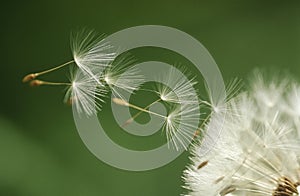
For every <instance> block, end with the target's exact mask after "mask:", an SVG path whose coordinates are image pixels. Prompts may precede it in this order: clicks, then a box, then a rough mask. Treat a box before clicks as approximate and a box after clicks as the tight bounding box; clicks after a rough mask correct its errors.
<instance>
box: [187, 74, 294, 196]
mask: <svg viewBox="0 0 300 196" xmlns="http://www.w3.org/2000/svg"><path fill="white" fill-rule="evenodd" d="M299 95H300V86H299V85H298V84H296V83H294V82H287V81H282V82H276V81H275V80H273V81H271V82H265V81H264V79H263V76H262V75H260V74H257V77H256V80H255V81H254V83H253V84H252V88H251V90H249V91H247V92H243V93H241V94H239V95H238V96H236V97H235V98H232V99H231V100H229V102H228V103H227V106H226V108H227V110H226V113H225V112H224V113H214V114H213V115H212V116H211V119H210V121H209V122H208V123H207V124H206V127H205V130H204V131H205V132H204V133H203V135H204V136H203V140H202V141H201V143H200V144H196V145H194V146H193V148H192V157H191V162H192V163H191V165H189V166H188V168H187V169H186V170H185V172H184V176H183V179H184V181H185V186H184V187H185V188H186V189H187V191H188V194H187V195H190V196H192V195H193V196H196V195H197V196H199V195H201V196H202V195H203V196H218V195H219V196H225V195H227V196H228V195H232V196H233V195H234V196H235V195H240V196H252V195H253V196H264V195H265V196H297V195H300V193H299V189H300V188H299V186H300V105H299V104H300V96H299ZM219 130H220V134H219V135H218V134H216V133H219ZM216 137H217V139H218V140H217V142H216V143H213V144H214V146H209V147H210V151H207V147H208V145H209V144H211V143H210V140H211V139H215V138H216ZM203 148H206V150H203ZM203 152H207V153H206V154H204V153H203ZM288 189H289V190H288Z"/></svg>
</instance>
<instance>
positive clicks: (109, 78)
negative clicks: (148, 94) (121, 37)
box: [101, 55, 144, 98]
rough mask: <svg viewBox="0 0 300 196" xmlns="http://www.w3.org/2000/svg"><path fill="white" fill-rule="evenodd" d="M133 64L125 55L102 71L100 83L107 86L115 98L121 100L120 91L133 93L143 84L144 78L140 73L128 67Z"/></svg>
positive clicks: (129, 57)
mask: <svg viewBox="0 0 300 196" xmlns="http://www.w3.org/2000/svg"><path fill="white" fill-rule="evenodd" d="M133 63H134V59H133V57H131V56H129V55H125V56H123V57H121V58H120V59H117V60H116V62H115V64H111V65H109V66H108V67H107V68H106V69H105V70H104V71H103V74H102V75H101V81H104V82H105V83H106V84H107V85H108V87H109V88H110V89H111V90H112V93H113V94H114V95H115V96H116V97H119V98H122V97H123V96H122V91H126V92H128V93H133V92H134V91H136V90H138V89H139V87H140V86H141V84H142V83H144V76H143V75H142V74H141V73H140V71H139V70H138V69H137V68H135V67H130V65H132V64H133Z"/></svg>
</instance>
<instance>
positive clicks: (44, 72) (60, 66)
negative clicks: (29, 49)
mask: <svg viewBox="0 0 300 196" xmlns="http://www.w3.org/2000/svg"><path fill="white" fill-rule="evenodd" d="M71 63H74V60H71V61H68V62H66V63H64V64H61V65H59V66H57V67H53V68H51V69H48V70H45V71H41V72H38V73H35V76H40V75H43V74H46V73H49V72H52V71H55V70H58V69H60V68H62V67H64V66H66V65H69V64H71Z"/></svg>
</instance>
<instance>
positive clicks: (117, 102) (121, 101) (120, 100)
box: [112, 98, 128, 106]
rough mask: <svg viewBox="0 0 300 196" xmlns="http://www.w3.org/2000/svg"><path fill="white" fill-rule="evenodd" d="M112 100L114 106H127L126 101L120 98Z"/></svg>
mask: <svg viewBox="0 0 300 196" xmlns="http://www.w3.org/2000/svg"><path fill="white" fill-rule="evenodd" d="M112 100H113V102H114V103H115V104H118V105H123V106H128V102H126V101H125V100H123V99H120V98H113V99H112Z"/></svg>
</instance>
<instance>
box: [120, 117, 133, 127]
mask: <svg viewBox="0 0 300 196" xmlns="http://www.w3.org/2000/svg"><path fill="white" fill-rule="evenodd" d="M132 121H133V119H132V118H131V119H128V120H126V122H125V123H124V124H123V125H122V127H126V126H127V125H129V124H130V123H132Z"/></svg>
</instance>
